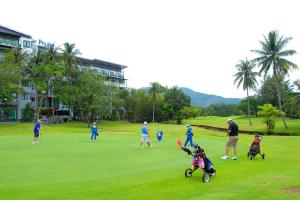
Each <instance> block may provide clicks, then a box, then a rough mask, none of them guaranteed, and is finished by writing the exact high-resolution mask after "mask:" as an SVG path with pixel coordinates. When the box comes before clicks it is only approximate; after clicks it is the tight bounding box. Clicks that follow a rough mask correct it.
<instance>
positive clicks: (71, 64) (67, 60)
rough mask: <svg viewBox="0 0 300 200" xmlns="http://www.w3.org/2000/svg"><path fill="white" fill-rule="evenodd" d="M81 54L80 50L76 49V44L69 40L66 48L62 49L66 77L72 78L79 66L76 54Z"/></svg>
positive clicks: (65, 45)
mask: <svg viewBox="0 0 300 200" xmlns="http://www.w3.org/2000/svg"><path fill="white" fill-rule="evenodd" d="M78 55H80V51H79V50H78V49H76V46H75V44H70V43H68V42H66V43H64V48H63V49H62V59H63V61H64V64H65V67H66V78H67V79H70V78H71V75H72V74H73V73H74V72H75V70H76V67H77V58H76V56H78Z"/></svg>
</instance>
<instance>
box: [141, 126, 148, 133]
mask: <svg viewBox="0 0 300 200" xmlns="http://www.w3.org/2000/svg"><path fill="white" fill-rule="evenodd" d="M142 134H148V127H147V126H143V127H142Z"/></svg>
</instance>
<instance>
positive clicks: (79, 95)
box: [73, 70, 109, 124]
mask: <svg viewBox="0 0 300 200" xmlns="http://www.w3.org/2000/svg"><path fill="white" fill-rule="evenodd" d="M73 96H75V98H74V99H73V106H74V116H76V117H77V119H79V120H84V121H86V122H88V123H89V124H90V123H91V122H92V121H93V120H95V119H96V118H97V117H101V116H103V115H105V114H106V112H107V105H108V100H109V99H108V97H107V86H105V85H104V79H103V77H101V76H99V75H96V74H94V73H93V71H89V70H88V71H85V72H80V73H79V74H78V76H76V84H75V85H74V90H73Z"/></svg>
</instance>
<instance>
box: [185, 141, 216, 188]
mask: <svg viewBox="0 0 300 200" xmlns="http://www.w3.org/2000/svg"><path fill="white" fill-rule="evenodd" d="M181 149H182V150H183V151H185V152H187V154H188V156H189V157H188V159H190V155H191V156H192V157H193V163H192V167H191V168H188V169H186V170H185V173H184V175H185V177H191V176H192V175H193V173H194V171H196V170H197V169H198V168H200V169H202V170H203V175H202V181H203V182H205V183H207V182H209V181H210V178H211V176H214V175H216V170H215V169H214V167H213V164H212V163H211V161H210V160H209V159H208V158H207V157H206V155H205V153H204V150H203V149H202V148H200V146H198V145H195V151H194V152H192V151H191V150H190V149H188V148H185V147H182V148H181Z"/></svg>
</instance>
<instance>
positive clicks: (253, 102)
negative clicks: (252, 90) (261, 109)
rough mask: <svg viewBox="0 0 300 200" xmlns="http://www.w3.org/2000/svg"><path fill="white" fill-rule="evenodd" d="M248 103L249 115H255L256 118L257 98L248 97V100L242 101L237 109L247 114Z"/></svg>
mask: <svg viewBox="0 0 300 200" xmlns="http://www.w3.org/2000/svg"><path fill="white" fill-rule="evenodd" d="M248 102H249V105H250V114H251V115H255V116H256V117H257V112H258V110H257V106H259V102H258V97H257V96H249V99H244V100H242V101H241V102H240V103H239V104H238V109H239V110H241V111H242V112H243V113H245V114H247V113H248Z"/></svg>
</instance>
